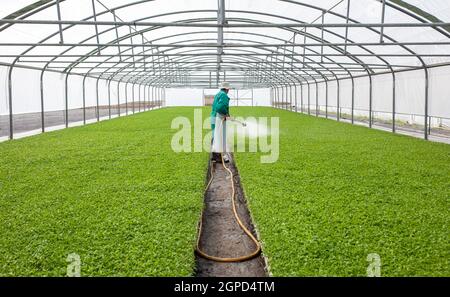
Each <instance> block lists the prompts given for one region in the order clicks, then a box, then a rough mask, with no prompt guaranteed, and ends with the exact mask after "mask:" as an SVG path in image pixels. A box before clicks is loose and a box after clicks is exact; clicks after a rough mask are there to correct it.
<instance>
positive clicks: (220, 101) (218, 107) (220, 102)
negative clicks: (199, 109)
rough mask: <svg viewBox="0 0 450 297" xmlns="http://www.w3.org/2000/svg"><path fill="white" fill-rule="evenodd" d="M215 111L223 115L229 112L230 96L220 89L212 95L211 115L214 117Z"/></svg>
mask: <svg viewBox="0 0 450 297" xmlns="http://www.w3.org/2000/svg"><path fill="white" fill-rule="evenodd" d="M217 113H220V114H223V115H229V113H230V97H228V95H227V93H225V92H224V91H222V90H221V91H220V92H219V93H217V95H216V96H215V97H214V102H213V105H212V111H211V117H215V116H216V114H217Z"/></svg>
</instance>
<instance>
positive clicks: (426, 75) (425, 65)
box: [9, 1, 435, 134]
mask: <svg viewBox="0 0 450 297" xmlns="http://www.w3.org/2000/svg"><path fill="white" fill-rule="evenodd" d="M138 2H147V1H138ZM138 2H136V3H132V4H130V5H134V4H137V3H138ZM288 2H290V1H288ZM296 4H301V3H296ZM95 15H97V14H95ZM347 28H348V27H347ZM433 28H435V27H433ZM408 50H409V49H408ZM409 51H410V50H409ZM411 53H413V54H414V52H412V51H411ZM416 56H417V55H416ZM417 57H418V58H419V59H420V60H421V62H422V64H423V66H424V69H425V72H426V77H427V78H426V81H427V82H428V71H427V67H426V66H427V65H426V64H425V63H424V61H423V60H422V59H421V57H420V56H417ZM15 62H16V61H15ZM15 62H14V63H13V64H15ZM13 66H14V65H13ZM13 66H11V68H10V73H11V71H12V68H13ZM67 78H68V74H67V76H66V81H67ZM427 85H428V83H427ZM9 87H10V88H11V80H10V81H9ZM394 87H395V75H394ZM426 88H427V87H426ZM66 93H67V88H66ZM394 94H395V92H394ZM11 107H12V106H11V105H10V108H11ZM393 113H395V102H394V109H393ZM425 122H426V121H425ZM11 134H12V133H11Z"/></svg>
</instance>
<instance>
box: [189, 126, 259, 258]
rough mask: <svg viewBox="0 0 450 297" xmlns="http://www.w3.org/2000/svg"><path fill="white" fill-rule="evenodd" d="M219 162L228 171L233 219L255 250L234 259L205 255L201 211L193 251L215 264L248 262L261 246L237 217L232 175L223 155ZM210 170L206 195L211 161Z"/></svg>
mask: <svg viewBox="0 0 450 297" xmlns="http://www.w3.org/2000/svg"><path fill="white" fill-rule="evenodd" d="M222 122H223V120H222ZM221 160H222V166H223V168H224V169H225V170H226V171H228V174H229V175H230V181H231V188H232V193H231V201H232V206H233V214H234V217H235V219H236V221H237V223H238V224H239V226H240V227H241V229H242V230H243V231H244V232H245V234H247V236H248V237H250V239H251V240H252V241H253V242H254V243H255V245H256V249H255V251H253V252H252V253H251V254H248V255H245V256H241V257H235V258H222V257H217V256H211V255H208V254H207V253H205V252H203V251H202V250H201V248H200V238H201V235H202V221H203V210H202V214H201V217H200V224H199V229H198V237H197V246H196V250H195V251H196V252H197V254H199V255H200V256H201V257H203V258H206V259H208V260H212V261H216V262H243V261H246V260H250V259H253V258H254V257H256V256H258V255H259V254H260V253H261V244H260V243H259V242H258V240H257V239H256V238H255V236H253V234H252V233H251V232H250V230H248V229H247V227H245V225H244V224H243V223H242V221H241V219H240V218H239V215H238V213H237V208H236V190H235V185H234V175H233V172H232V171H231V170H230V169H229V168H228V167H227V166H225V162H224V160H223V154H221ZM210 168H211V178H210V179H209V181H208V184H207V185H206V188H205V192H204V194H206V192H207V191H208V189H209V186H210V185H211V183H212V181H213V179H214V166H212V164H211V160H210Z"/></svg>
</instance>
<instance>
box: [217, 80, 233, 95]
mask: <svg viewBox="0 0 450 297" xmlns="http://www.w3.org/2000/svg"><path fill="white" fill-rule="evenodd" d="M220 89H221V90H222V91H224V92H225V93H228V92H229V91H230V89H231V86H230V83H229V82H226V81H223V82H221V83H220Z"/></svg>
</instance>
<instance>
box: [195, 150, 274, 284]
mask: <svg viewBox="0 0 450 297" xmlns="http://www.w3.org/2000/svg"><path fill="white" fill-rule="evenodd" d="M231 157H232V156H231ZM226 165H227V167H229V168H230V169H231V170H232V171H233V174H234V180H235V186H236V202H237V210H238V213H239V216H240V218H241V220H242V222H243V223H244V224H245V225H246V226H247V228H248V229H249V230H251V231H252V232H253V234H255V232H254V227H253V224H252V222H251V218H250V215H249V212H248V208H247V205H246V202H245V198H244V195H243V191H242V188H241V184H240V179H239V174H238V172H237V169H236V167H235V164H234V161H233V158H231V160H230V163H228V164H226ZM212 166H213V167H214V180H213V182H212V183H211V185H210V187H209V190H208V192H207V193H206V195H205V210H204V213H203V218H202V219H203V227H202V235H201V238H200V246H201V248H202V250H203V251H204V252H206V253H207V254H209V255H214V256H219V257H239V256H244V255H248V254H250V253H251V252H252V251H254V250H255V244H254V243H253V242H252V240H251V239H250V238H249V237H248V236H247V235H246V234H245V233H244V231H242V229H241V228H240V227H239V225H238V223H237V222H236V219H235V217H234V215H233V210H232V200H231V182H230V178H229V174H228V172H227V171H226V170H225V169H224V168H223V167H222V164H221V163H216V164H214V163H213V164H212ZM210 172H211V168H209V170H208V180H209V177H210ZM196 263H197V267H196V276H247V277H254V276H266V275H267V272H266V270H265V268H264V267H265V264H264V260H263V258H262V256H258V257H256V258H254V259H252V260H248V261H245V262H238V263H220V262H214V261H210V260H207V259H204V258H202V257H199V256H198V255H196Z"/></svg>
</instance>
